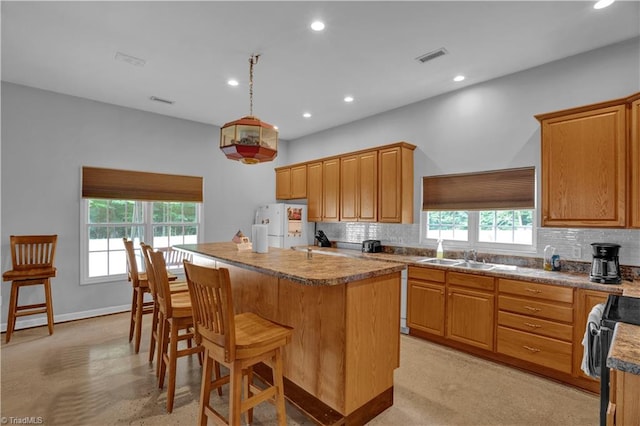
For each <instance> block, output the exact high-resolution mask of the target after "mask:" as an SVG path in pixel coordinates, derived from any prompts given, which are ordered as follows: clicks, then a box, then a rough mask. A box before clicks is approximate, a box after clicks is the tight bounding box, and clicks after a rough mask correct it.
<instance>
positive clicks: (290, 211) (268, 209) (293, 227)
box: [255, 203, 313, 248]
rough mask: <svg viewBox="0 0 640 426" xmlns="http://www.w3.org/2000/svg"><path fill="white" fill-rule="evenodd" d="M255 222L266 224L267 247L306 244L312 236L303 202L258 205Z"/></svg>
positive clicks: (308, 243)
mask: <svg viewBox="0 0 640 426" xmlns="http://www.w3.org/2000/svg"><path fill="white" fill-rule="evenodd" d="M255 223H256V224H262V225H267V237H268V240H269V247H280V248H290V247H292V246H306V245H310V244H312V242H310V241H309V238H310V237H313V235H312V234H313V231H312V230H310V228H309V226H310V225H311V226H313V224H309V223H308V222H307V206H306V205H304V204H284V203H275V204H267V205H266V206H260V207H258V209H257V210H256V219H255Z"/></svg>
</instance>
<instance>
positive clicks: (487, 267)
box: [451, 261, 496, 271]
mask: <svg viewBox="0 0 640 426" xmlns="http://www.w3.org/2000/svg"><path fill="white" fill-rule="evenodd" d="M451 266H457V267H459V268H469V269H480V270H483V271H488V270H490V269H494V268H495V267H496V265H492V264H490V263H481V262H466V261H465V262H458V263H455V264H453V265H451Z"/></svg>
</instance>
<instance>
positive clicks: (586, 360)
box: [580, 303, 604, 379]
mask: <svg viewBox="0 0 640 426" xmlns="http://www.w3.org/2000/svg"><path fill="white" fill-rule="evenodd" d="M603 314H604V303H599V304H597V305H595V306H594V307H593V308H591V312H589V317H588V318H587V327H586V329H585V331H584V338H583V339H582V346H583V347H584V351H583V353H582V365H581V366H580V368H581V369H582V371H584V374H586V375H587V376H589V377H593V378H596V379H597V378H599V377H600V367H601V366H600V364H601V359H600V321H601V320H602V315H603Z"/></svg>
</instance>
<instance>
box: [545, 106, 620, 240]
mask: <svg viewBox="0 0 640 426" xmlns="http://www.w3.org/2000/svg"><path fill="white" fill-rule="evenodd" d="M625 115H626V112H625V106H624V105H619V106H612V107H607V108H599V109H596V110H591V111H586V112H579V113H573V114H568V115H564V116H560V117H554V118H548V119H544V120H543V121H542V225H543V226H565V227H571V226H580V227H607V226H608V227H621V226H624V225H625V216H626V212H625V197H626V191H627V188H626V161H627V148H626V146H627V145H626V130H625V128H626V124H625Z"/></svg>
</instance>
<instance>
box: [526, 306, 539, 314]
mask: <svg viewBox="0 0 640 426" xmlns="http://www.w3.org/2000/svg"><path fill="white" fill-rule="evenodd" d="M524 308H525V309H526V310H528V311H531V312H539V311H540V308H534V307H533V306H526V305H525V307H524Z"/></svg>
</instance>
